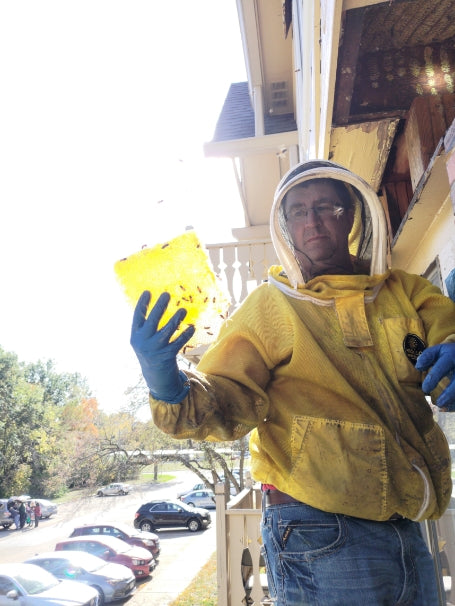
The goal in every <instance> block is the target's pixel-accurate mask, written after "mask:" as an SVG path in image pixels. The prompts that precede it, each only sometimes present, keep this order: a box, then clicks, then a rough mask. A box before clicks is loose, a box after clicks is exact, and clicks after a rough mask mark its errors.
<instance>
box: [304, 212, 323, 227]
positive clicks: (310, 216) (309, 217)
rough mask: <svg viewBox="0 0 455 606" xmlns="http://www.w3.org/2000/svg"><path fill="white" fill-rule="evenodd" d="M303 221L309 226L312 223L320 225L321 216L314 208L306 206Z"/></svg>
mask: <svg viewBox="0 0 455 606" xmlns="http://www.w3.org/2000/svg"><path fill="white" fill-rule="evenodd" d="M304 222H305V225H306V226H310V227H311V226H313V225H320V224H321V217H320V216H319V213H318V211H317V210H316V209H315V208H307V209H306V214H305V219H304Z"/></svg>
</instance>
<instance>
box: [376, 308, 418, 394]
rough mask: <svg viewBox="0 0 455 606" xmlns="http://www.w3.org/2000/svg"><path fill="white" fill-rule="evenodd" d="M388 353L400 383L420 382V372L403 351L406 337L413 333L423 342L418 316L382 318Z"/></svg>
mask: <svg viewBox="0 0 455 606" xmlns="http://www.w3.org/2000/svg"><path fill="white" fill-rule="evenodd" d="M383 323H384V328H385V332H386V335H387V340H388V343H389V349H390V354H391V356H392V361H393V365H394V367H395V372H396V375H397V379H398V381H400V382H401V383H420V382H421V380H422V375H421V373H420V372H419V371H418V370H416V369H415V368H414V364H413V363H412V362H411V360H410V359H409V358H408V356H407V355H406V352H405V340H406V337H408V335H409V337H410V338H411V340H412V336H413V335H415V336H416V337H418V339H420V340H421V341H423V342H424V343H425V331H424V328H423V324H422V321H421V320H420V319H419V318H404V317H401V318H384V320H383Z"/></svg>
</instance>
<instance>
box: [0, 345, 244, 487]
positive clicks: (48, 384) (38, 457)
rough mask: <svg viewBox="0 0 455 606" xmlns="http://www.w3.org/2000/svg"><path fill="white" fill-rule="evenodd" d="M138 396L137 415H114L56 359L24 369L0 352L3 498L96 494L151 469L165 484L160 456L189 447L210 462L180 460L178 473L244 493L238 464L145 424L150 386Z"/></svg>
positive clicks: (137, 390)
mask: <svg viewBox="0 0 455 606" xmlns="http://www.w3.org/2000/svg"><path fill="white" fill-rule="evenodd" d="M130 397H131V406H130V408H129V409H127V410H123V411H120V412H115V413H112V414H106V413H104V412H102V411H100V410H99V408H98V402H97V401H96V399H95V398H93V397H92V396H91V394H90V389H89V387H88V385H87V382H86V380H85V379H84V378H83V377H81V376H80V375H79V374H78V373H73V374H69V373H58V372H57V371H56V370H55V366H54V363H53V362H52V361H51V360H48V361H46V362H44V361H38V362H36V363H33V364H23V363H20V362H19V361H18V358H17V356H16V355H15V354H14V353H10V352H6V351H4V350H3V349H2V348H0V496H1V497H9V496H11V495H13V494H30V495H32V496H41V497H48V498H56V497H61V496H63V495H65V494H66V493H67V492H68V490H74V489H83V490H86V491H89V492H91V491H92V490H93V489H94V488H95V487H96V486H100V485H103V484H107V483H109V482H112V481H122V480H127V481H134V480H135V479H136V478H139V477H140V475H141V471H142V470H143V469H144V468H146V467H147V466H149V465H150V464H151V468H150V469H151V470H152V474H153V475H152V476H151V480H153V481H158V480H159V474H160V473H162V472H163V467H165V461H164V460H163V458H161V457H157V458H154V457H153V455H152V453H153V452H155V451H157V450H161V449H166V450H174V451H180V449H182V448H183V449H188V448H194V449H196V450H199V451H201V452H202V453H203V456H201V457H197V459H195V460H190V459H189V458H188V457H187V456H181V457H180V456H179V455H177V456H175V457H173V458H172V465H173V467H174V468H175V465H176V464H178V463H179V461H180V463H181V465H182V467H186V468H187V469H191V470H192V471H194V473H195V474H196V476H198V477H199V478H201V479H202V480H203V481H205V480H206V479H209V480H213V483H215V482H216V481H219V475H218V473H220V474H221V473H222V474H224V476H225V478H227V480H230V481H231V483H232V484H233V485H234V486H235V487H236V488H237V489H238V488H239V486H238V485H237V484H236V482H237V481H236V479H235V478H234V477H233V476H232V474H231V473H230V468H231V466H232V464H231V465H230V463H231V462H230V461H228V460H227V459H226V457H225V456H224V455H220V454H219V453H217V452H216V451H215V449H214V445H213V444H209V443H204V442H203V443H194V444H193V443H192V442H191V441H179V440H175V439H173V438H171V437H170V436H168V435H166V434H164V433H162V432H161V431H160V430H159V429H157V427H156V426H155V425H154V424H153V421H152V420H151V419H149V420H147V421H140V420H138V418H137V411H138V410H139V409H140V408H141V407H143V406H147V407H148V391H147V388H146V387H145V385H144V383H143V382H141V381H139V382H138V384H137V386H135V387H134V388H132V389H131V390H130ZM245 444H246V442H245ZM220 446H222V444H220V443H219V444H217V447H220ZM242 448H243V445H242V444H241V443H239V444H238V445H236V449H238V450H239V451H241V450H242ZM170 460H171V459H170ZM227 489H228V485H227Z"/></svg>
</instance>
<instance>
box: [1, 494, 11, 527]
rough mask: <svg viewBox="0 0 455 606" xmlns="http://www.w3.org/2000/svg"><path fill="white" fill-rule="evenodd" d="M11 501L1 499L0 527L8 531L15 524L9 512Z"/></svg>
mask: <svg viewBox="0 0 455 606" xmlns="http://www.w3.org/2000/svg"><path fill="white" fill-rule="evenodd" d="M8 502H9V499H0V526H3V528H5V530H7V529H8V528H9V527H10V526H11V525H12V524H13V523H14V520H13V516H12V515H11V514H10V512H9V511H8Z"/></svg>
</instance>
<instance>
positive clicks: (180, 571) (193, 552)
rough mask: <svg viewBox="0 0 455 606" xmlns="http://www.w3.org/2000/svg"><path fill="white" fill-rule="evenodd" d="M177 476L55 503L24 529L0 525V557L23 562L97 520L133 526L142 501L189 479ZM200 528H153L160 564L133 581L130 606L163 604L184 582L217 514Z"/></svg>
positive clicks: (205, 550) (206, 547) (202, 556)
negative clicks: (52, 511)
mask: <svg viewBox="0 0 455 606" xmlns="http://www.w3.org/2000/svg"><path fill="white" fill-rule="evenodd" d="M175 476H176V480H174V481H172V482H169V483H167V484H163V485H158V486H156V487H153V486H149V485H141V486H138V487H135V488H133V490H132V492H131V493H130V494H128V495H125V496H115V497H102V498H100V497H96V496H92V495H90V496H88V495H87V496H86V497H84V498H82V499H78V500H77V501H74V502H71V503H65V504H64V505H60V506H59V511H58V514H57V515H56V516H55V517H51V518H50V519H49V520H43V521H42V522H41V523H40V526H39V527H38V528H36V529H35V528H32V529H27V530H25V531H16V530H13V529H10V530H0V562H22V561H24V560H25V559H27V558H28V557H31V556H33V555H35V554H38V553H42V552H44V551H53V550H54V547H55V544H56V543H57V541H59V540H61V539H63V538H67V537H68V536H69V534H70V533H71V531H72V530H73V528H74V527H75V526H79V525H82V524H88V523H94V522H96V523H100V522H106V523H107V522H123V523H125V524H129V525H132V524H133V519H134V513H135V512H136V510H137V509H138V507H139V505H140V504H141V503H144V502H146V501H148V500H152V499H156V498H172V499H173V498H175V497H176V495H177V493H178V492H179V490H181V488H182V486H183V487H186V486H187V485H191V484H192V483H194V475H193V474H191V473H189V472H186V471H185V472H175ZM211 513H212V524H211V526H210V527H209V528H208V529H207V530H205V531H200V532H196V533H193V532H189V531H188V530H186V529H181V530H162V531H158V533H157V534H158V535H159V537H160V541H161V555H160V560H159V564H158V566H157V567H156V569H155V571H154V572H153V574H152V576H151V577H149V578H148V579H145V580H144V581H140V582H138V586H137V591H136V593H135V594H134V596H133V597H132V598H130V599H129V600H128V605H129V606H144V605H145V604H146V603H147V606H148V605H149V604H153V605H154V606H167V605H168V604H170V603H171V602H172V601H173V600H174V599H176V598H177V597H178V596H179V595H180V593H181V592H182V591H183V590H184V589H185V588H186V587H187V586H188V585H189V583H190V582H191V581H192V579H193V578H194V577H195V576H196V575H197V573H198V571H199V570H200V568H201V567H202V566H203V565H204V564H205V562H206V561H207V560H208V558H209V557H210V556H211V555H212V553H213V552H214V551H215V548H216V529H215V523H216V520H215V518H216V516H215V510H211Z"/></svg>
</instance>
